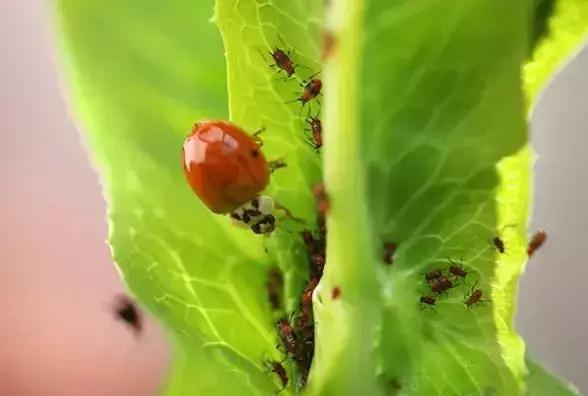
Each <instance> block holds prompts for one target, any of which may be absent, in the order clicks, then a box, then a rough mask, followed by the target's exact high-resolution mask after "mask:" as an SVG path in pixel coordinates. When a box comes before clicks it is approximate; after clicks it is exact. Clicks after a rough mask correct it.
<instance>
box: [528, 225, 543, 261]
mask: <svg viewBox="0 0 588 396" xmlns="http://www.w3.org/2000/svg"><path fill="white" fill-rule="evenodd" d="M546 240H547V233H546V232H545V231H544V230H539V231H537V232H536V233H534V234H533V236H532V237H531V240H530V241H529V245H528V246H527V254H528V255H529V257H532V256H533V254H534V253H535V252H536V251H537V249H539V248H540V247H541V246H543V244H544V243H545V241H546Z"/></svg>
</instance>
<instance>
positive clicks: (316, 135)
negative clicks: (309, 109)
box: [306, 117, 323, 153]
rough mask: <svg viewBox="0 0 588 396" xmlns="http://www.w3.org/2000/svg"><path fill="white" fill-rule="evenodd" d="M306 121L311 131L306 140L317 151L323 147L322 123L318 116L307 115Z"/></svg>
mask: <svg viewBox="0 0 588 396" xmlns="http://www.w3.org/2000/svg"><path fill="white" fill-rule="evenodd" d="M306 122H307V123H308V126H309V127H310V133H311V137H310V138H309V139H308V140H306V142H307V143H308V144H309V145H310V146H311V147H312V148H313V149H314V150H315V151H316V152H317V153H318V152H319V150H320V149H321V147H323V124H322V122H321V120H320V118H318V117H309V118H308V120H307V121H306Z"/></svg>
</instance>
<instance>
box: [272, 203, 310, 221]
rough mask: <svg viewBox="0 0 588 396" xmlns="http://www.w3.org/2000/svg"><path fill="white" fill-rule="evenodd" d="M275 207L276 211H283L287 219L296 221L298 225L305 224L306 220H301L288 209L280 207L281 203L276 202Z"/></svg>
mask: <svg viewBox="0 0 588 396" xmlns="http://www.w3.org/2000/svg"><path fill="white" fill-rule="evenodd" d="M275 207H276V210H280V211H283V212H284V215H285V217H286V218H288V219H290V220H292V221H295V222H297V223H302V224H304V222H305V221H304V219H301V218H300V217H296V216H294V215H293V214H292V212H291V211H290V209H288V208H286V207H285V206H284V205H280V204H279V203H277V202H276V203H275Z"/></svg>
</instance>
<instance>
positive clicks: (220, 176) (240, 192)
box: [182, 121, 270, 214]
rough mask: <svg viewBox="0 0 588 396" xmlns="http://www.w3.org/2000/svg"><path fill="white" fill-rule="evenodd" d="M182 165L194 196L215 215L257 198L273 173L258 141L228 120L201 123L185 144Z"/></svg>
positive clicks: (196, 124)
mask: <svg viewBox="0 0 588 396" xmlns="http://www.w3.org/2000/svg"><path fill="white" fill-rule="evenodd" d="M182 164H183V167H184V174H185V175H186V179H187V181H188V183H189V185H190V187H192V190H193V191H194V193H195V194H196V195H197V196H198V197H199V198H200V199H201V200H202V202H203V203H204V204H205V205H206V206H207V207H208V208H209V209H210V210H211V211H212V212H214V213H219V214H224V213H229V212H231V211H232V210H234V209H236V208H238V207H239V206H241V205H243V204H245V203H246V202H248V201H250V200H252V199H253V198H255V197H256V196H257V195H258V194H259V193H260V192H261V191H263V190H264V189H265V187H266V186H267V184H268V183H269V175H270V170H269V168H268V163H267V160H266V159H265V156H264V155H263V153H262V152H261V149H260V145H259V142H258V140H256V139H255V138H254V137H253V136H251V135H249V134H247V133H246V132H245V131H243V130H242V129H241V128H239V127H238V126H236V125H234V124H232V123H230V122H227V121H200V122H197V123H195V124H194V126H193V128H192V132H191V133H190V135H188V137H186V140H185V141H184V147H183V154H182Z"/></svg>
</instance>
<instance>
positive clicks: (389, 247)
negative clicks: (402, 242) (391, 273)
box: [382, 242, 398, 264]
mask: <svg viewBox="0 0 588 396" xmlns="http://www.w3.org/2000/svg"><path fill="white" fill-rule="evenodd" d="M397 247H398V245H396V244H395V243H394V242H384V253H383V254H382V260H383V261H384V263H386V264H392V263H393V262H394V252H396V248H397Z"/></svg>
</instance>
